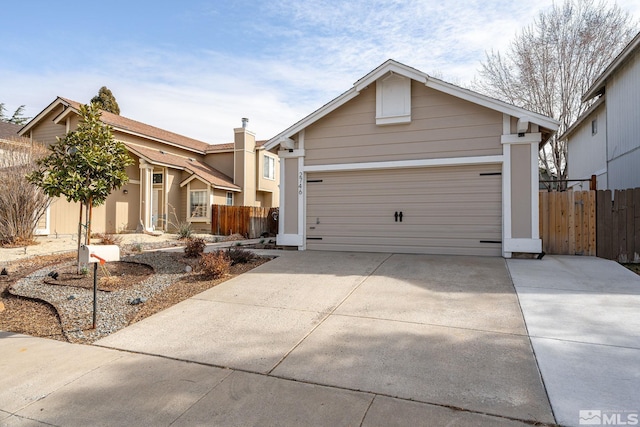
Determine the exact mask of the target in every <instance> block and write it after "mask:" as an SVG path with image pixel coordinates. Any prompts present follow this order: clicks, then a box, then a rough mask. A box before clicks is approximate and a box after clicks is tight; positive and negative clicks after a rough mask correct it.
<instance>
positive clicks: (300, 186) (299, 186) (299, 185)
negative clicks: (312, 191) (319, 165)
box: [298, 172, 303, 195]
mask: <svg viewBox="0 0 640 427" xmlns="http://www.w3.org/2000/svg"><path fill="white" fill-rule="evenodd" d="M302 179H303V173H302V172H300V173H299V174H298V194H300V195H302Z"/></svg>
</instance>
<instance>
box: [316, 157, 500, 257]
mask: <svg viewBox="0 0 640 427" xmlns="http://www.w3.org/2000/svg"><path fill="white" fill-rule="evenodd" d="M501 170H502V167H501V165H499V164H496V165H478V166H455V167H437V168H415V169H387V170H375V171H355V172H354V171H349V172H322V173H320V172H319V173H309V174H307V217H306V220H307V222H306V236H305V237H306V243H307V249H309V250H337V251H364V252H394V253H427V254H453V255H488V256H500V255H501V253H502V250H501V248H502V245H501V236H502V231H501V230H502V198H501V194H502V191H501V189H502V176H501Z"/></svg>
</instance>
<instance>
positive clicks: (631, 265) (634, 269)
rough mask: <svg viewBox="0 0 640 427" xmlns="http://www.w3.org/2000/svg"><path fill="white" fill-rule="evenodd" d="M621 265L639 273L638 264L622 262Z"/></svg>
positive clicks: (639, 267) (639, 265)
mask: <svg viewBox="0 0 640 427" xmlns="http://www.w3.org/2000/svg"><path fill="white" fill-rule="evenodd" d="M622 265H623V266H625V267H627V268H628V269H629V270H631V271H633V272H634V273H636V274H638V275H640V264H622Z"/></svg>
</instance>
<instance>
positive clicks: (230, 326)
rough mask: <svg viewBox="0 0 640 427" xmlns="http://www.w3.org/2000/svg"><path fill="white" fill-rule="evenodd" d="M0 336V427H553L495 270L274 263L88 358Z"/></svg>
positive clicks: (492, 265) (434, 264)
mask: <svg viewBox="0 0 640 427" xmlns="http://www.w3.org/2000/svg"><path fill="white" fill-rule="evenodd" d="M531 262H533V261H531ZM2 336H3V339H1V340H0V353H1V354H2V355H3V357H2V358H1V359H0V372H2V373H3V379H2V384H3V387H0V425H8V426H12V425H40V424H38V422H44V423H48V424H53V425H72V426H73V425H261V426H262V425H279V426H283V425H284V426H287V425H291V426H294V425H295V426H299V425H331V426H335V425H354V426H358V425H362V426H393V425H470V426H471V425H473V426H477V425H486V426H496V425H497V426H511V425H525V424H523V423H522V421H526V422H528V423H531V422H540V423H553V422H554V418H553V415H552V413H551V408H550V405H549V402H548V399H547V396H546V393H545V390H544V388H543V384H542V382H541V379H540V375H539V371H538V368H537V365H536V361H535V359H534V356H533V352H532V349H531V346H530V341H529V338H528V336H527V334H526V328H525V324H524V321H523V319H522V315H521V312H520V307H519V303H518V300H517V297H516V294H515V292H514V289H513V285H512V282H511V279H510V278H509V274H508V272H507V269H506V264H505V261H504V260H503V259H500V258H475V257H445V256H423V255H389V254H361V253H318V252H315V253H312V252H283V254H282V256H281V257H279V258H278V259H276V260H274V261H271V262H269V263H267V264H264V265H262V266H260V267H258V268H257V269H254V270H252V271H251V272H249V273H246V274H244V275H242V276H240V277H238V278H235V279H233V280H230V281H227V282H224V283H223V284H221V285H219V286H217V287H215V288H212V289H210V290H208V291H206V292H204V293H202V294H200V295H197V296H195V297H193V298H191V299H189V300H187V301H184V302H182V303H180V304H178V305H176V306H174V307H172V308H170V309H168V310H165V311H163V312H161V313H158V314H157V315H155V316H152V317H150V318H147V319H145V320H144V321H142V322H139V323H136V324H134V325H132V326H130V327H128V328H126V329H124V330H122V331H120V332H118V333H116V334H113V335H111V336H110V337H108V338H105V339H103V340H101V341H99V342H97V343H96V345H95V346H78V345H71V344H65V343H60V342H55V341H49V340H43V339H36V338H30V337H24V336H18V335H11V334H3V335H2ZM36 420H37V421H38V422H36Z"/></svg>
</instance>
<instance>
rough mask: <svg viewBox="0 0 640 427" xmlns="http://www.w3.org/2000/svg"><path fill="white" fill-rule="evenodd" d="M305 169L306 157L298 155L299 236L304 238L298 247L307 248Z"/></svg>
mask: <svg viewBox="0 0 640 427" xmlns="http://www.w3.org/2000/svg"><path fill="white" fill-rule="evenodd" d="M303 169H304V157H298V236H300V239H301V240H302V244H300V245H298V249H300V250H304V249H305V248H306V241H305V230H306V221H305V211H306V203H307V197H306V196H307V174H306V173H305V172H304V171H303Z"/></svg>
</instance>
